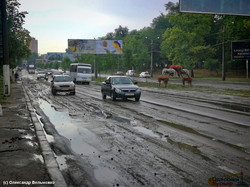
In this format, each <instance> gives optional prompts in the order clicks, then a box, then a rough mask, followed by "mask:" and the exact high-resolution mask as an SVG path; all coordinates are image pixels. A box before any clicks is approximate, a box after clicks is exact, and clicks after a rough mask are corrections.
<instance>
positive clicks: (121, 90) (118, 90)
mask: <svg viewBox="0 0 250 187" xmlns="http://www.w3.org/2000/svg"><path fill="white" fill-rule="evenodd" d="M135 84H136V83H135ZM135 84H134V83H133V81H132V80H131V78H130V77H127V76H118V75H117V76H110V77H108V78H107V79H106V80H105V82H103V85H102V87H101V93H102V98H103V99H106V97H107V96H110V97H111V98H112V100H113V101H115V100H116V98H122V99H124V100H126V99H127V98H135V101H139V100H140V97H141V89H140V88H139V87H138V86H136V85H135Z"/></svg>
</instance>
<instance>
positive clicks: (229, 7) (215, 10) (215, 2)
mask: <svg viewBox="0 0 250 187" xmlns="http://www.w3.org/2000/svg"><path fill="white" fill-rule="evenodd" d="M180 12H193V13H209V14H229V15H243V16H250V1H249V0H180Z"/></svg>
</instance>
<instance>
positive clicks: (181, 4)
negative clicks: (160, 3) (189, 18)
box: [179, 0, 250, 16]
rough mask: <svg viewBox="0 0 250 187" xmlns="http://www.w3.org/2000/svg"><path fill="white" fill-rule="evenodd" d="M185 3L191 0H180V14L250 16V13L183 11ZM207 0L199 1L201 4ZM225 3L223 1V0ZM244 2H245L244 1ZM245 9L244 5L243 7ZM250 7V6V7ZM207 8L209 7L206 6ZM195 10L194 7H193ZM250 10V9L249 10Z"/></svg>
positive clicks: (210, 0)
mask: <svg viewBox="0 0 250 187" xmlns="http://www.w3.org/2000/svg"><path fill="white" fill-rule="evenodd" d="M184 1H190V0H179V5H180V6H179V11H180V12H186V13H197V14H219V15H236V16H250V12H248V13H232V12H229V11H224V12H222V11H221V12H219V11H203V10H200V11H198V10H183V8H185V7H183V6H184V5H183V4H184V3H183V2H184ZM204 1H205V0H199V2H204ZM214 1H216V2H217V1H218V0H214ZM222 1H223V0H222ZM242 1H243V0H242ZM209 2H212V0H209ZM242 6H243V7H244V5H242ZM249 6H250V5H249ZM206 7H207V6H206ZM193 8H194V7H193ZM249 10H250V8H249Z"/></svg>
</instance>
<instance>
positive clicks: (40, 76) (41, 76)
mask: <svg viewBox="0 0 250 187" xmlns="http://www.w3.org/2000/svg"><path fill="white" fill-rule="evenodd" d="M36 78H37V80H39V79H44V80H48V75H47V72H45V71H39V72H37V74H36Z"/></svg>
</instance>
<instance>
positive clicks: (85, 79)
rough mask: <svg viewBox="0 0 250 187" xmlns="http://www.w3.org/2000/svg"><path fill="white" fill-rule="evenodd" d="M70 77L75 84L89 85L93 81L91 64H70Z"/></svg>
mask: <svg viewBox="0 0 250 187" xmlns="http://www.w3.org/2000/svg"><path fill="white" fill-rule="evenodd" d="M69 74H70V77H71V79H72V80H73V81H74V82H75V83H87V84H89V83H90V82H91V80H92V73H91V64H84V63H73V64H70V73H69Z"/></svg>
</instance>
